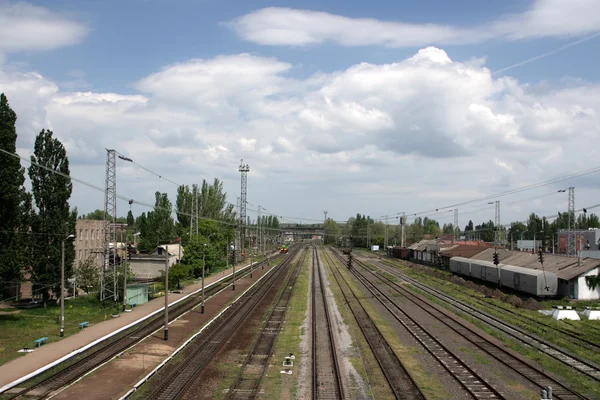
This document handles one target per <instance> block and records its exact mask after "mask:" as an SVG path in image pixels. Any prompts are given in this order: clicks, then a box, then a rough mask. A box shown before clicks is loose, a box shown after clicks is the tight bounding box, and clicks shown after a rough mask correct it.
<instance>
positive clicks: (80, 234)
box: [79, 229, 83, 240]
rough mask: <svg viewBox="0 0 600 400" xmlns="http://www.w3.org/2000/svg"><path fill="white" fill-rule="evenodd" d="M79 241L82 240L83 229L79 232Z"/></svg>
mask: <svg viewBox="0 0 600 400" xmlns="http://www.w3.org/2000/svg"><path fill="white" fill-rule="evenodd" d="M79 240H83V229H80V230H79Z"/></svg>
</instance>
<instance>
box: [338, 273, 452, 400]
mask: <svg viewBox="0 0 600 400" xmlns="http://www.w3.org/2000/svg"><path fill="white" fill-rule="evenodd" d="M341 273H342V275H344V277H345V278H346V280H347V282H348V284H349V286H350V288H351V289H352V290H353V291H354V292H355V293H365V295H367V296H368V297H362V298H359V301H360V302H361V304H362V305H363V307H364V308H365V310H366V311H367V314H369V316H370V317H371V319H372V320H373V322H374V323H375V325H376V326H377V328H379V330H380V331H381V334H382V335H383V337H384V338H385V340H386V341H387V342H388V343H389V345H390V346H391V347H392V350H393V351H394V353H396V356H398V359H399V360H400V361H401V362H402V365H403V366H404V368H406V370H407V371H408V373H409V374H410V376H411V377H412V378H413V380H414V381H415V383H416V384H417V386H419V388H420V389H421V391H422V392H423V394H424V395H425V396H426V397H427V399H431V400H434V399H439V400H445V399H448V398H450V397H451V395H450V394H449V393H448V392H447V391H446V390H444V388H443V387H442V385H441V384H440V382H439V381H438V380H437V379H435V377H432V376H428V375H427V374H426V372H425V371H424V370H423V368H422V367H421V365H420V362H419V361H418V360H417V359H416V358H415V354H416V353H417V352H418V350H417V349H416V348H414V347H412V346H405V345H403V344H402V343H401V342H400V339H399V338H398V335H397V334H396V332H395V331H394V329H393V328H392V327H391V326H390V325H389V324H388V323H387V321H386V320H385V319H384V317H383V316H381V315H380V314H379V313H378V312H377V311H376V310H375V308H374V307H373V305H372V304H371V303H370V302H369V301H365V299H368V298H370V294H367V293H366V292H363V291H362V290H361V289H359V287H358V285H357V283H356V281H355V280H354V277H353V276H352V275H351V274H350V273H349V272H348V271H347V270H346V269H345V268H342V269H341Z"/></svg>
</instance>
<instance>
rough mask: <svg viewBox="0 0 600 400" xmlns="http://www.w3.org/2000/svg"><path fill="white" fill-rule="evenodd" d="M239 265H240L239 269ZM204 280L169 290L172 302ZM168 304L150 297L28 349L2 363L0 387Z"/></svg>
mask: <svg viewBox="0 0 600 400" xmlns="http://www.w3.org/2000/svg"><path fill="white" fill-rule="evenodd" d="M239 268H240V266H238V267H237V270H239ZM232 270H233V269H232V268H230V269H228V270H225V271H222V272H219V273H217V274H215V275H211V276H209V277H207V278H205V279H204V285H205V286H206V285H208V284H209V283H212V282H214V281H216V280H218V279H221V278H223V277H224V276H226V275H228V274H230V273H231V272H232ZM201 288H202V283H201V282H199V283H197V284H193V285H189V286H186V287H185V288H184V289H183V292H184V293H181V294H177V293H169V304H172V303H173V302H174V301H176V300H178V299H180V298H182V297H184V296H186V295H188V294H189V293H191V292H193V291H195V290H198V289H201ZM164 305H165V299H164V297H159V298H156V299H153V300H151V301H149V302H148V303H145V304H142V305H139V306H136V307H135V308H134V309H133V311H132V312H130V313H121V316H120V317H119V318H114V319H110V320H106V321H102V322H100V323H97V324H95V325H93V326H90V327H89V328H85V329H84V330H82V331H81V332H79V333H77V334H75V335H71V336H68V337H66V338H64V339H63V340H61V341H58V342H52V343H48V344H46V345H43V346H41V347H40V348H37V349H36V350H35V351H33V352H32V353H28V354H26V355H24V356H23V357H20V358H17V359H14V360H11V361H9V362H7V363H6V364H4V365H1V366H0V388H1V387H3V386H4V385H7V384H9V383H11V382H13V381H15V380H17V379H19V378H21V377H23V376H25V375H27V374H30V373H32V372H34V371H36V370H38V369H40V368H42V367H44V366H46V365H48V364H50V363H51V362H53V361H56V360H58V359H60V358H61V357H63V356H65V355H67V354H69V353H71V352H72V351H75V350H77V349H79V348H81V347H83V346H85V345H87V344H90V343H91V342H93V341H95V340H97V339H100V338H102V337H104V336H106V335H108V334H110V333H111V332H114V331H115V330H117V329H119V328H122V327H124V326H126V325H128V324H130V323H132V322H135V321H137V320H138V319H140V318H143V317H145V316H146V315H148V314H150V313H152V312H153V311H156V310H159V309H161V308H163V307H164Z"/></svg>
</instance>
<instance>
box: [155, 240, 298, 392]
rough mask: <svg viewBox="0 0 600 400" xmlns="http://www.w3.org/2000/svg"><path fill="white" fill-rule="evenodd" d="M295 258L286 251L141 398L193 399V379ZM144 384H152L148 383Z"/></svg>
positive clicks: (280, 277) (194, 389)
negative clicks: (281, 260)
mask: <svg viewBox="0 0 600 400" xmlns="http://www.w3.org/2000/svg"><path fill="white" fill-rule="evenodd" d="M295 254H296V252H295V251H293V250H292V251H290V253H289V254H288V256H287V258H286V259H285V260H284V261H283V262H282V263H281V264H280V265H279V266H276V267H273V268H274V270H272V271H270V273H269V275H267V276H266V277H265V278H264V279H262V280H261V281H259V283H258V284H256V285H255V286H253V287H252V288H250V289H249V290H248V291H247V292H246V293H245V294H244V296H243V297H242V298H240V300H239V301H238V302H236V303H234V305H233V306H232V307H230V308H229V309H228V310H227V311H226V312H224V313H223V314H222V315H221V316H220V317H219V318H218V319H217V320H215V321H214V322H213V324H212V325H210V326H209V327H208V328H207V329H206V330H205V331H204V332H203V334H201V335H199V336H198V337H197V338H196V339H195V340H193V341H192V342H190V344H189V345H188V348H187V350H185V353H184V354H183V361H182V362H180V363H179V364H177V365H176V366H173V367H172V368H170V369H169V370H167V371H165V373H164V374H163V375H161V376H158V377H157V379H159V382H157V384H156V386H155V387H154V388H153V389H154V390H152V391H150V393H149V394H148V395H147V396H144V397H145V398H148V399H164V400H171V399H178V398H186V397H187V398H190V399H195V398H197V396H198V391H197V388H196V387H195V386H196V385H197V384H198V382H196V380H195V377H196V376H197V375H198V374H199V373H200V372H201V371H202V369H203V368H204V367H205V366H206V365H207V364H208V362H209V361H210V360H211V359H212V357H213V356H214V355H215V354H216V353H217V351H218V350H219V349H220V348H221V347H222V346H223V345H224V344H225V343H226V342H227V341H228V340H229V339H230V338H231V337H232V336H233V334H234V333H235V332H236V330H237V329H238V328H239V327H240V326H241V325H242V324H243V323H244V321H245V320H246V319H247V317H248V316H249V315H250V313H251V312H252V311H253V310H254V309H255V308H256V306H257V305H258V304H259V303H260V300H261V299H262V298H263V296H265V294H266V293H267V292H268V291H269V290H271V289H272V288H273V287H274V285H276V284H277V283H278V282H280V281H281V279H282V278H283V277H284V276H285V272H286V271H287V270H288V266H289V264H290V262H291V260H292V258H293V257H294V255H295ZM166 368H167V367H165V369H166ZM147 384H152V381H150V382H149V383H147Z"/></svg>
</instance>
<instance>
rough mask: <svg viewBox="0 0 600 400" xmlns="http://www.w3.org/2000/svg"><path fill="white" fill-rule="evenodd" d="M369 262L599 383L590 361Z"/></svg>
mask: <svg viewBox="0 0 600 400" xmlns="http://www.w3.org/2000/svg"><path fill="white" fill-rule="evenodd" d="M370 262H371V263H372V264H374V265H376V266H378V267H379V268H381V269H383V270H384V271H386V272H387V273H390V274H392V275H394V276H396V277H398V278H400V279H403V280H405V281H407V282H410V283H411V284H412V285H413V286H414V287H416V288H417V289H420V290H422V291H424V292H426V293H427V294H429V295H431V296H434V297H435V298H437V299H439V300H441V301H443V302H445V303H448V304H450V305H452V306H453V307H454V308H455V309H456V310H459V311H461V312H464V313H466V314H468V315H469V316H471V317H472V318H475V319H477V320H479V321H482V322H485V323H486V324H488V325H490V326H493V327H494V328H496V329H498V330H500V331H501V332H503V333H505V334H507V335H509V336H510V337H512V338H514V339H516V340H518V341H520V342H522V343H524V344H526V345H528V346H530V347H533V348H535V349H537V350H539V351H541V352H543V353H545V354H546V355H548V356H550V357H552V358H554V359H555V360H558V361H559V362H561V363H563V364H565V365H566V366H569V367H571V368H574V369H576V370H577V371H578V372H580V373H582V374H584V375H586V376H587V377H589V378H591V379H593V380H595V381H597V382H598V383H600V366H598V365H596V364H594V363H592V362H590V361H587V360H584V359H582V358H581V357H578V356H576V355H574V354H571V353H570V352H567V351H565V350H563V349H561V348H559V347H558V346H556V345H554V344H552V343H549V342H548V341H545V340H543V339H541V338H539V337H537V336H535V335H533V334H531V333H528V332H526V331H524V330H523V329H520V328H518V327H515V326H512V325H510V324H507V323H506V322H504V321H502V320H501V319H500V318H497V317H494V316H493V315H491V314H488V313H486V312H484V311H481V310H479V309H477V308H475V307H473V306H472V305H470V304H468V303H466V302H464V301H460V300H457V299H455V298H453V297H451V296H448V295H447V294H445V293H443V292H442V291H440V290H437V289H434V288H431V287H429V286H427V285H425V284H423V283H421V282H419V281H418V280H416V279H413V278H411V277H409V276H408V275H406V274H403V273H401V272H399V271H398V270H397V269H394V268H393V267H389V266H387V265H386V264H384V263H381V262H379V261H370Z"/></svg>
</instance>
